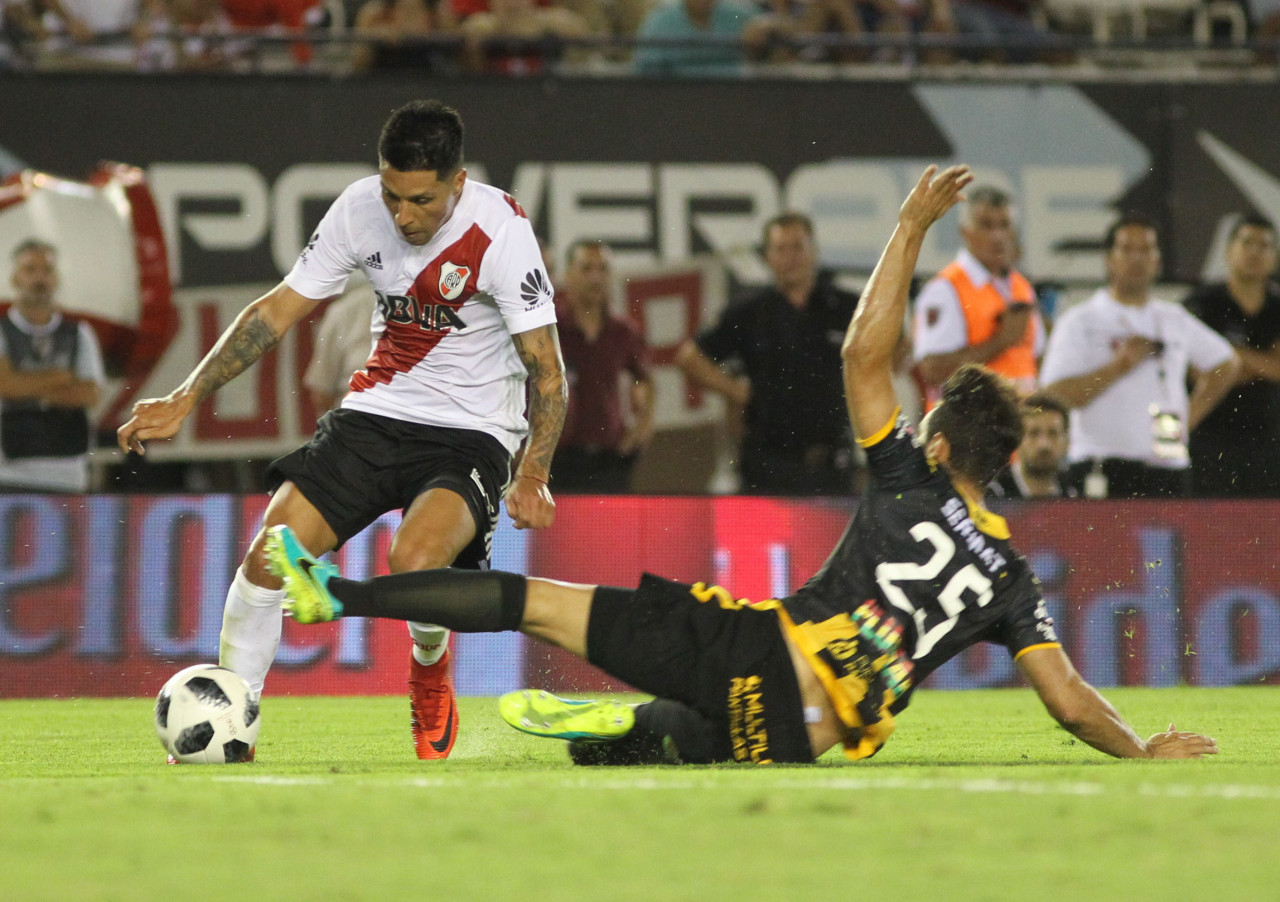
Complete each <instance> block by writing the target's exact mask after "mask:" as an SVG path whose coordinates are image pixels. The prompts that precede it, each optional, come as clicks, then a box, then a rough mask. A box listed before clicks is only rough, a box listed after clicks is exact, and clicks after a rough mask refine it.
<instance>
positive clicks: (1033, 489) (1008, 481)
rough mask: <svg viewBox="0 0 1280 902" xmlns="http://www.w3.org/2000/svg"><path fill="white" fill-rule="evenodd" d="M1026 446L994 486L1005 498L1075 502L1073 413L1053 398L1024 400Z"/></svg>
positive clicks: (1021, 446) (1038, 395)
mask: <svg viewBox="0 0 1280 902" xmlns="http://www.w3.org/2000/svg"><path fill="white" fill-rule="evenodd" d="M1021 411H1022V430H1023V432H1022V443H1021V444H1019V445H1018V451H1017V454H1016V456H1015V457H1014V459H1013V462H1012V463H1011V464H1009V466H1008V468H1007V469H1006V470H1005V471H1004V472H1003V473H1001V474H1000V476H999V478H998V479H997V480H996V481H995V482H994V483H992V485H991V491H992V494H994V495H996V496H998V497H1002V498H1071V497H1075V494H1076V491H1075V489H1074V488H1072V487H1071V486H1070V485H1068V483H1067V478H1066V473H1065V472H1064V469H1063V468H1064V466H1065V465H1066V461H1067V423H1068V419H1069V417H1070V411H1068V410H1067V405H1065V404H1063V403H1062V402H1061V401H1059V400H1058V399H1057V398H1055V397H1053V395H1046V394H1044V393H1043V392H1037V393H1035V394H1033V395H1030V396H1028V397H1026V398H1024V399H1023V400H1022V404H1021Z"/></svg>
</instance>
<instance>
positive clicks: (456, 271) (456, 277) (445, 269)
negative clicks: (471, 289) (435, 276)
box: [438, 261, 471, 301]
mask: <svg viewBox="0 0 1280 902" xmlns="http://www.w3.org/2000/svg"><path fill="white" fill-rule="evenodd" d="M469 278H471V267H469V266H459V265H458V264H456V263H449V262H448V261H446V262H445V264H444V265H443V266H441V267H440V284H439V286H438V287H439V289H440V296H441V297H442V298H444V299H445V300H446V301H452V300H454V299H456V298H457V297H458V295H460V294H462V290H463V289H464V288H466V287H467V279H469Z"/></svg>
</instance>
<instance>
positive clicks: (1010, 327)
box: [995, 304, 1031, 349]
mask: <svg viewBox="0 0 1280 902" xmlns="http://www.w3.org/2000/svg"><path fill="white" fill-rule="evenodd" d="M1030 324H1031V305H1030V304H1013V305H1011V306H1009V307H1008V308H1007V309H1006V310H1005V311H1004V312H1003V313H1001V314H1000V325H999V327H998V328H997V330H996V334H995V340H996V345H997V346H998V347H1000V348H1001V349H1004V348H1011V347H1013V346H1014V345H1016V344H1017V343H1018V342H1020V341H1022V338H1023V336H1025V335H1026V334H1027V326H1028V325H1030Z"/></svg>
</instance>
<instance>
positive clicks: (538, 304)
mask: <svg viewBox="0 0 1280 902" xmlns="http://www.w3.org/2000/svg"><path fill="white" fill-rule="evenodd" d="M477 287H478V288H479V289H480V290H481V291H483V292H484V293H485V294H487V295H489V297H491V298H493V300H494V302H495V303H496V304H497V305H498V310H499V312H500V313H501V314H502V319H503V321H504V322H505V323H506V325H507V331H508V332H510V333H511V334H512V335H518V334H519V333H521V332H528V331H529V330H530V329H536V328H538V327H539V326H545V325H548V324H550V323H554V322H555V321H556V308H555V303H554V300H555V292H554V289H552V287H551V277H550V276H548V275H547V270H546V267H545V265H544V264H543V261H542V250H541V249H540V248H539V247H538V239H537V238H535V237H534V234H533V227H532V226H531V225H530V224H529V220H528V219H526V218H524V217H523V216H519V217H513V218H511V219H509V220H508V221H507V222H505V223H504V224H503V225H502V227H501V228H499V229H498V232H497V234H496V235H494V237H493V243H492V244H490V245H489V249H488V250H487V251H486V252H485V255H484V260H483V262H482V263H481V264H480V277H479V279H478V280H477Z"/></svg>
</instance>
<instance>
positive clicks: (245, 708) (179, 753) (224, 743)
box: [156, 664, 262, 764]
mask: <svg viewBox="0 0 1280 902" xmlns="http://www.w3.org/2000/svg"><path fill="white" fill-rule="evenodd" d="M261 724H262V721H261V719H260V718H259V717H258V700H257V699H255V698H253V697H252V695H251V694H250V692H249V684H248V683H246V682H245V681H244V679H243V678H241V677H240V676H239V675H237V674H235V673H233V672H232V671H230V670H227V669H226V668H225V667H218V666H217V665H216V664H196V665H195V666H194V667H188V668H187V669H186V670H180V671H178V672H177V673H175V674H174V675H173V676H172V677H170V678H169V682H167V683H165V684H164V688H163V689H161V690H160V694H159V695H157V696H156V733H157V734H158V735H159V736H160V742H161V744H163V745H164V747H165V748H166V749H168V751H169V754H170V755H172V756H173V758H174V759H175V760H176V761H178V762H180V763H182V764H236V763H238V762H241V761H251V760H252V759H253V746H254V743H255V742H257V741H258V727H259V726H261Z"/></svg>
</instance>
